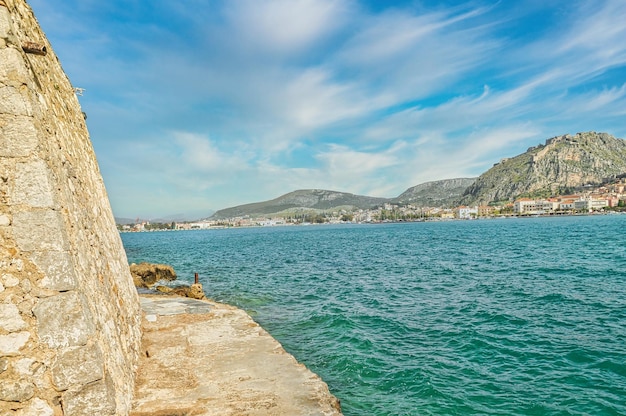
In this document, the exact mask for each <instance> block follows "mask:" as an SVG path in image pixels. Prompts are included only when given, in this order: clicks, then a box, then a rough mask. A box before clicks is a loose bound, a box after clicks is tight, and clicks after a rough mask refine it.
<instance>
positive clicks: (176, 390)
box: [131, 295, 341, 416]
mask: <svg viewBox="0 0 626 416" xmlns="http://www.w3.org/2000/svg"><path fill="white" fill-rule="evenodd" d="M141 303H142V307H143V308H145V316H144V319H143V321H142V327H143V339H142V352H143V354H142V355H141V358H140V362H139V370H138V374H137V378H136V388H135V398H134V400H133V407H132V411H131V416H165V415H169V416H174V415H181V416H182V415H233V416H234V415H238V416H241V415H251V416H252V415H276V416H279V415H285V416H287V415H289V416H293V415H311V416H313V415H341V410H340V406H339V401H338V400H337V398H335V397H334V396H333V395H332V394H330V392H329V391H328V386H327V385H326V383H324V381H322V380H321V379H320V378H319V377H318V376H317V375H315V374H313V373H312V372H311V371H309V370H308V369H307V368H306V367H305V366H304V365H302V364H300V363H298V362H297V361H296V360H295V359H294V358H293V356H291V355H290V354H288V353H287V352H285V350H284V349H283V348H282V346H281V345H280V344H279V343H278V342H277V341H276V340H275V339H274V338H272V337H271V336H270V335H269V334H268V333H267V332H266V331H265V330H264V329H263V328H261V327H260V326H259V325H258V324H257V323H256V322H254V321H253V320H252V318H250V316H248V314H246V313H245V312H244V311H242V310H240V309H237V308H234V307H232V306H228V305H224V304H219V303H216V302H210V301H198V300H193V299H186V298H174V297H163V296H158V295H157V296H154V295H142V296H141ZM190 312H191V313H190ZM146 317H150V320H148V319H145V318H146Z"/></svg>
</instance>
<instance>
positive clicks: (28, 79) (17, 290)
mask: <svg viewBox="0 0 626 416" xmlns="http://www.w3.org/2000/svg"><path fill="white" fill-rule="evenodd" d="M140 316H141V314H140V309H139V301H138V297H137V292H136V290H135V288H134V287H133V283H132V279H131V276H130V272H129V269H128V261H127V259H126V255H125V253H124V249H123V246H122V242H121V239H120V236H119V233H118V232H117V230H116V227H115V221H114V219H113V214H112V212H111V208H110V205H109V201H108V197H107V194H106V190H105V188H104V183H103V181H102V177H101V175H100V172H99V170H98V165H97V162H96V157H95V154H94V152H93V148H92V146H91V142H90V140H89V133H88V131H87V127H86V125H85V119H84V117H83V113H82V111H81V108H80V105H79V103H78V100H77V97H76V95H75V92H74V87H73V86H72V84H71V83H70V81H69V79H68V78H67V76H66V75H65V73H64V72H63V69H62V68H61V65H60V63H59V61H58V59H57V57H56V55H55V54H54V51H53V49H52V48H51V46H50V44H49V43H48V41H47V39H46V37H45V35H44V33H43V32H42V31H41V29H40V28H39V25H38V23H37V21H36V19H35V17H34V16H33V13H32V11H31V9H30V7H29V6H28V5H27V4H26V2H25V1H24V0H2V1H0V370H1V371H0V373H1V375H0V414H2V415H13V414H15V415H23V416H26V415H47V416H50V415H54V416H58V415H123V414H127V413H128V411H129V409H130V403H131V398H132V393H133V385H134V380H135V369H136V366H137V360H138V354H139V346H140V341H141V327H140Z"/></svg>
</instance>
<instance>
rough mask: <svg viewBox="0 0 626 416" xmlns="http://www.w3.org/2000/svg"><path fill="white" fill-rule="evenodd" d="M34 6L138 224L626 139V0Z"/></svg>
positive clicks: (389, 191)
mask: <svg viewBox="0 0 626 416" xmlns="http://www.w3.org/2000/svg"><path fill="white" fill-rule="evenodd" d="M31 3H32V4H33V7H34V8H35V12H36V13H37V15H38V17H39V18H40V21H41V22H42V25H43V26H44V30H45V31H46V32H47V33H48V35H49V36H50V37H51V39H52V41H53V47H54V49H55V50H57V52H58V54H59V56H60V57H61V61H62V63H63V65H64V67H65V69H66V70H67V71H68V74H69V75H70V77H71V79H72V82H73V83H75V84H76V85H77V86H81V87H85V88H87V93H86V95H85V96H84V97H81V103H82V104H83V107H84V109H85V110H86V112H87V114H88V116H89V118H88V123H89V127H90V131H91V134H92V139H93V141H94V146H95V148H96V151H97V154H98V158H99V161H100V164H101V168H102V172H103V174H104V176H105V181H106V182H107V187H108V189H109V193H110V194H111V195H112V200H113V201H115V202H114V208H115V209H116V211H119V213H120V214H124V215H126V213H125V211H132V212H135V211H138V210H140V209H141V204H140V203H132V204H131V203H130V202H128V201H130V199H128V198H131V197H132V198H135V199H139V197H137V192H141V193H142V196H141V197H140V199H141V200H145V201H151V202H150V203H149V204H148V203H146V204H145V206H153V207H159V206H161V207H162V208H160V209H161V211H165V210H168V211H169V210H171V211H173V212H180V211H181V209H176V207H177V206H176V201H181V202H180V206H184V205H185V204H186V203H187V202H185V201H193V204H194V206H197V207H201V206H202V207H207V209H208V207H212V208H214V209H219V208H223V207H226V206H230V205H236V204H238V203H246V202H254V201H255V200H260V199H265V198H271V197H276V196H278V195H280V194H281V193H285V192H289V191H291V190H293V189H298V188H310V187H318V188H319V187H327V188H332V189H336V190H340V191H346V192H354V193H363V194H372V195H378V196H396V195H397V194H399V193H400V192H402V191H403V190H405V189H406V188H408V187H409V186H413V185H416V184H417V183H419V182H421V181H426V180H434V179H442V178H446V177H454V176H473V175H477V174H479V173H481V172H482V171H483V170H485V169H487V168H489V167H490V166H491V164H492V163H494V162H497V161H498V160H499V159H500V158H501V157H505V156H512V155H514V154H516V153H519V152H520V151H523V150H525V148H526V147H528V146H531V145H534V144H537V143H538V142H540V141H543V140H544V139H545V138H546V137H550V136H552V135H557V134H564V133H575V132H576V131H583V130H592V129H600V128H603V129H605V130H607V131H609V132H610V133H614V134H616V135H618V136H619V135H624V134H625V133H626V128H625V127H624V124H623V117H624V111H625V110H624V108H626V87H625V84H624V76H626V43H625V42H624V41H623V39H626V26H625V25H624V24H623V22H624V21H626V3H624V2H623V1H621V0H601V1H578V2H568V1H565V0H563V1H561V0H558V1H557V2H555V3H554V4H548V3H549V2H548V3H544V2H529V1H523V2H498V3H493V2H484V1H481V0H478V1H476V2H470V3H466V4H464V5H461V6H455V7H452V8H450V7H448V8H444V7H442V6H440V7H437V8H429V7H430V6H427V5H424V4H421V3H420V4H421V5H420V4H417V3H415V2H411V1H407V2H404V3H403V2H400V3H394V6H393V7H387V6H382V7H380V5H378V7H374V5H370V4H369V2H368V0H269V1H263V2H259V1H254V0H234V1H226V0H188V1H186V2H182V3H181V2H171V1H169V2H168V1H164V0H155V1H154V2H149V3H146V2H143V3H142V2H131V3H128V2H122V1H121V0H112V1H107V2H98V1H85V0H82V1H78V0H64V1H62V0H47V1H45V2H44V1H42V0H31ZM370 6H371V7H370ZM545 16H549V17H545ZM537 17H539V18H543V19H545V21H543V22H542V23H541V24H540V25H536V24H535V20H534V19H535V18H537ZM157 167H158V168H157ZM129 184H132V186H129ZM142 184H144V186H142ZM132 189H134V190H135V193H134V194H133V192H132V191H131V190H132ZM143 189H146V191H143ZM139 190H141V191H139ZM166 195H169V196H170V197H169V198H165V197H164V196H166ZM127 199H128V201H127ZM166 199H167V201H168V202H167V204H166V203H165V202H164V201H165V200H166ZM159 201H161V202H159ZM153 209H154V210H158V208H153ZM163 213H165V212H163ZM137 214H139V212H137ZM131 215H132V214H131Z"/></svg>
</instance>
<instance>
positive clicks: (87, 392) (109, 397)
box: [62, 378, 115, 416]
mask: <svg viewBox="0 0 626 416" xmlns="http://www.w3.org/2000/svg"><path fill="white" fill-rule="evenodd" d="M62 403H63V411H64V414H65V416H83V415H101V416H108V415H114V414H115V393H114V391H113V387H112V386H111V384H110V382H109V380H108V378H107V379H106V380H102V381H97V382H95V383H93V384H90V385H88V386H85V387H84V388H83V389H82V390H80V391H78V392H74V391H68V392H67V393H65V394H64V395H63V397H62Z"/></svg>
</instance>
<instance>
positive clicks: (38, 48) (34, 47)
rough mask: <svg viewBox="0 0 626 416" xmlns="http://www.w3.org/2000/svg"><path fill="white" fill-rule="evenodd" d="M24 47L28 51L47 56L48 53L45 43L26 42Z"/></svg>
mask: <svg viewBox="0 0 626 416" xmlns="http://www.w3.org/2000/svg"><path fill="white" fill-rule="evenodd" d="M22 49H23V50H24V52H26V53H33V54H35V55H42V56H45V55H46V54H47V53H48V49H46V47H45V45H42V44H40V43H35V42H24V44H23V45H22Z"/></svg>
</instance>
